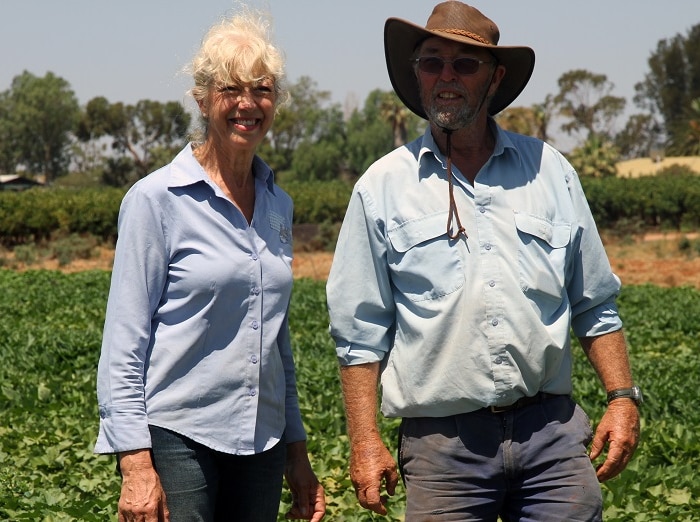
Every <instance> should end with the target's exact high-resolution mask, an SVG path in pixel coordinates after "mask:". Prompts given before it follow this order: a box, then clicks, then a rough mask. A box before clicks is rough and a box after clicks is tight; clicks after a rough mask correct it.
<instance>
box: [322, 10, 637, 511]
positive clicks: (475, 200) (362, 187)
mask: <svg viewBox="0 0 700 522" xmlns="http://www.w3.org/2000/svg"><path fill="white" fill-rule="evenodd" d="M498 39H499V32H498V28H497V26H496V24H494V23H493V22H492V21H491V20H489V19H488V18H486V17H485V16H484V15H483V14H482V13H480V12H479V11H478V10H476V9H474V8H473V7H470V6H468V5H465V4H463V3H460V2H457V1H448V2H444V3H441V4H439V5H437V6H436V7H435V9H434V10H433V13H432V14H431V16H430V18H429V19H428V22H427V25H426V27H425V28H423V27H421V26H418V25H414V24H412V23H410V22H406V21H403V20H400V19H396V18H390V19H389V20H387V22H386V25H385V33H384V43H385V52H386V60H387V66H388V70H389V76H390V78H391V81H392V84H393V86H394V89H395V90H396V92H397V94H398V96H399V97H400V98H401V100H402V101H403V102H404V103H405V104H406V106H407V107H408V108H409V109H411V110H412V111H413V112H415V113H416V114H418V115H419V116H422V117H423V118H425V119H427V120H428V121H429V128H428V129H427V131H426V133H425V135H424V136H423V137H422V138H419V139H418V140H416V141H414V142H412V143H409V144H408V145H406V146H404V147H401V148H399V149H397V150H395V151H393V152H391V153H390V154H388V155H387V156H385V157H383V158H381V159H380V160H379V161H377V162H376V163H375V164H374V165H372V166H371V167H370V168H369V169H368V171H367V172H366V173H365V174H364V175H363V176H362V178H361V179H360V180H359V181H358V183H357V184H356V186H355V188H354V190H353V194H352V197H351V201H350V203H349V206H348V210H347V214H346V217H345V220H344V223H343V226H342V229H341V232H340V237H339V240H338V247H337V250H336V255H335V259H334V262H333V266H332V269H331V273H330V276H329V280H328V288H327V290H328V307H329V313H330V318H331V334H332V336H333V338H334V340H335V342H336V346H337V354H338V358H339V361H340V364H341V382H342V387H343V393H344V400H345V408H346V415H347V427H348V435H349V437H350V442H351V456H350V474H351V478H352V481H353V484H354V486H355V489H356V493H357V496H358V499H359V502H360V504H361V505H362V506H363V507H365V508H367V509H371V510H372V511H375V512H377V513H380V514H384V513H386V507H385V502H386V499H385V498H383V496H382V491H381V488H382V485H384V486H385V487H386V490H387V492H388V493H389V494H390V495H391V494H393V492H394V488H395V486H396V484H397V481H398V473H397V469H396V463H395V462H394V459H393V458H392V456H391V455H390V454H389V452H388V450H387V449H386V447H385V445H384V444H383V443H382V441H381V439H380V436H379V430H378V427H377V421H376V415H377V410H376V402H377V392H378V387H379V380H380V378H381V387H382V412H383V413H384V415H386V416H389V417H401V418H402V422H401V429H400V441H399V442H400V448H399V468H400V471H401V474H402V477H403V480H404V483H405V486H406V497H407V504H406V520H407V521H422V520H431V521H448V520H449V521H460V522H463V521H465V520H493V521H495V520H496V519H497V517H499V516H500V517H501V519H502V520H552V521H561V520H600V519H601V512H602V495H601V491H600V486H599V484H598V482H599V481H604V480H607V479H610V478H612V477H614V476H616V475H617V474H618V473H620V472H621V471H622V470H623V469H624V467H625V466H626V464H627V463H628V461H629V460H630V458H631V457H632V454H633V452H634V450H635V448H636V446H637V442H638V439H639V415H638V411H637V402H639V401H640V400H641V395H640V392H639V389H638V388H637V387H636V386H634V384H633V380H632V376H631V372H630V367H629V362H628V358H627V348H626V344H625V339H624V336H623V334H622V330H621V328H622V324H621V321H620V319H619V317H618V312H617V308H616V305H615V298H616V296H617V294H618V292H619V288H620V282H619V279H618V278H617V277H616V276H615V275H614V274H613V273H612V271H611V269H610V265H609V262H608V260H607V258H606V255H605V251H604V249H603V245H602V243H601V241H600V238H599V236H598V234H597V231H596V227H595V223H594V222H593V219H592V217H591V214H590V211H589V208H588V205H587V203H586V200H585V197H584V195H583V192H582V190H581V186H580V184H579V181H578V178H577V175H576V173H575V172H574V170H573V168H572V167H571V166H570V165H569V163H568V162H567V161H566V159H565V158H564V157H563V156H562V155H561V154H560V153H558V152H557V151H556V150H554V149H553V148H552V147H550V146H548V145H547V144H545V143H543V142H541V141H539V140H536V139H534V138H530V137H525V136H521V135H517V134H513V133H509V132H505V131H503V130H502V129H500V128H499V127H498V125H497V124H496V123H495V122H494V120H493V118H492V116H493V115H494V114H496V113H498V112H499V111H501V110H502V109H504V108H505V107H506V106H508V105H509V104H510V103H511V102H512V101H513V100H514V99H515V98H516V97H517V96H518V94H519V93H520V92H521V91H522V90H523V88H524V87H525V85H526V84H527V82H528V80H529V78H530V75H531V73H532V70H533V67H534V52H533V51H532V50H531V49H529V48H527V47H503V46H498V45H497V44H498ZM570 328H573V331H574V333H575V334H576V335H577V336H578V338H579V339H580V340H581V344H582V346H583V349H584V350H585V353H586V354H587V356H588V358H589V360H590V362H591V364H592V365H593V367H594V368H595V370H596V371H597V373H598V375H599V377H600V379H601V382H602V384H603V386H604V387H605V389H606V391H607V392H608V393H609V396H608V399H609V405H608V408H607V410H606V412H605V414H604V416H603V417H602V419H601V421H600V423H599V425H598V427H597V429H596V431H595V435H593V432H592V430H591V427H590V422H589V420H588V418H587V417H586V414H585V413H584V412H583V411H582V410H581V409H580V408H579V407H578V406H576V404H575V403H574V402H573V401H572V399H571V393H572V382H571V346H570V340H569V332H570ZM591 441H592V444H591V446H590V454H588V453H587V446H588V444H589V443H591ZM604 454H605V458H604V459H602V462H600V463H599V465H598V466H597V469H596V468H594V466H593V464H592V462H591V461H593V460H595V459H597V458H598V457H599V456H601V455H604Z"/></svg>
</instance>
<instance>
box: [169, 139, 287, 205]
mask: <svg viewBox="0 0 700 522" xmlns="http://www.w3.org/2000/svg"><path fill="white" fill-rule="evenodd" d="M253 175H254V176H255V178H256V179H259V180H261V181H263V182H264V183H265V185H266V186H267V190H269V191H270V192H272V193H273V194H274V192H275V175H274V173H273V172H272V169H271V168H270V167H269V166H268V165H267V163H265V162H264V161H263V160H262V159H261V158H260V157H258V156H255V157H254V158H253ZM199 182H204V183H207V184H209V183H210V182H211V179H210V178H209V176H207V173H206V172H205V171H204V169H203V168H202V165H200V163H199V161H197V159H196V158H195V157H194V154H193V153H192V144H191V143H188V144H187V145H185V148H184V149H182V150H181V151H180V152H179V153H178V155H177V156H175V159H173V161H172V163H171V171H170V179H169V181H168V186H169V187H186V186H188V185H194V184H195V183H199Z"/></svg>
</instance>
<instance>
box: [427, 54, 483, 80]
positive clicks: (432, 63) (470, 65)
mask: <svg viewBox="0 0 700 522" xmlns="http://www.w3.org/2000/svg"><path fill="white" fill-rule="evenodd" d="M447 63H451V64H452V68H453V69H454V70H455V72H456V73H457V74H460V75H463V76H467V75H470V74H474V73H475V72H476V71H477V70H479V60H476V59H474V58H457V59H456V60H453V61H451V62H447ZM443 67H445V60H443V59H442V58H438V57H436V56H425V57H423V58H418V68H419V69H420V70H421V71H422V72H424V73H426V74H436V75H437V74H441V73H442V69H443Z"/></svg>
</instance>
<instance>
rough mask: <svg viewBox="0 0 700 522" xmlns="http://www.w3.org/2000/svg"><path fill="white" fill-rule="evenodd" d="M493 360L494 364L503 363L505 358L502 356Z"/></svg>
mask: <svg viewBox="0 0 700 522" xmlns="http://www.w3.org/2000/svg"><path fill="white" fill-rule="evenodd" d="M493 362H494V364H501V363H502V362H503V359H501V358H500V357H496V358H495V359H494V360H493Z"/></svg>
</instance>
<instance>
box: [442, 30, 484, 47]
mask: <svg viewBox="0 0 700 522" xmlns="http://www.w3.org/2000/svg"><path fill="white" fill-rule="evenodd" d="M434 31H436V32H440V33H449V34H456V35H459V36H466V37H467V38H471V39H472V40H476V41H477V42H481V43H482V44H484V45H492V44H491V42H489V41H488V40H487V39H486V38H483V37H481V36H479V35H478V34H476V33H472V32H470V31H463V30H462V29H434Z"/></svg>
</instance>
